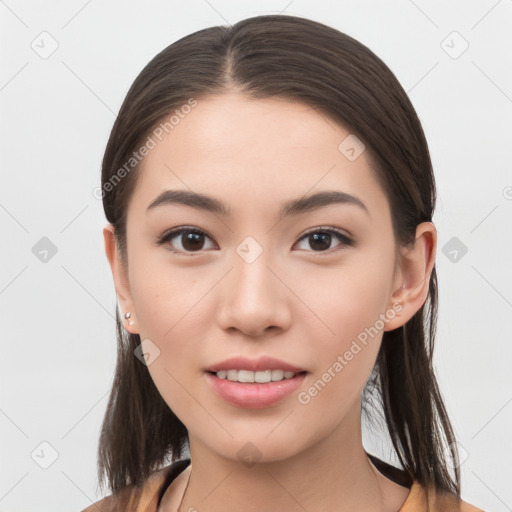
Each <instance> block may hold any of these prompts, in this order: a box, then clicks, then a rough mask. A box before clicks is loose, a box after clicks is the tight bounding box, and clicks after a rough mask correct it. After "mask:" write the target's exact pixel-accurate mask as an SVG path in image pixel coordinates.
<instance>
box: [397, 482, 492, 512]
mask: <svg viewBox="0 0 512 512" xmlns="http://www.w3.org/2000/svg"><path fill="white" fill-rule="evenodd" d="M427 511H428V512H485V511H484V510H483V509H481V508H478V507H476V506H475V505H472V504H471V503H468V502H466V501H464V500H460V501H457V499H456V498H455V497H454V496H452V495H451V494H439V493H433V492H430V493H427V490H426V489H425V487H424V486H423V485H421V484H420V483H419V482H417V481H414V482H413V483H412V486H411V490H410V492H409V496H408V497H407V499H406V500H405V503H404V504H403V505H402V507H401V508H400V510H399V512H427Z"/></svg>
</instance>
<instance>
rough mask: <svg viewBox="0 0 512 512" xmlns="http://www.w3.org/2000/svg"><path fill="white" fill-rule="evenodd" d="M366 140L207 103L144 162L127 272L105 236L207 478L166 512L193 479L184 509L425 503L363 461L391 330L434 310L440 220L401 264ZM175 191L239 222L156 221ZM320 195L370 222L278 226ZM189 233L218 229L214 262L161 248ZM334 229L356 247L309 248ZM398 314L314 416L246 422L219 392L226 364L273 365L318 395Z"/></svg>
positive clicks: (308, 118)
mask: <svg viewBox="0 0 512 512" xmlns="http://www.w3.org/2000/svg"><path fill="white" fill-rule="evenodd" d="M349 134H350V131H348V130H347V129H346V128H344V127H343V126H341V125H339V124H337V123H335V122H334V121H332V120H330V119H327V118H326V117H325V116H323V115H321V114H320V113H318V112H317V111H316V110H314V109H312V108H310V107H309V106H306V105H304V104H302V103H297V102H294V101H288V100H283V99H275V98H273V99H265V100H253V99H249V98H247V97H246V96H244V95H242V94H240V93H238V92H232V93H229V94H225V95H216V96H210V97H208V98H202V99H200V100H198V105H197V106H196V107H195V108H194V109H193V110H192V112H191V113H190V114H189V115H188V116H186V117H185V119H183V120H181V122H180V124H179V125H178V126H176V127H175V128H174V130H172V132H170V134H169V135H168V136H167V137H166V138H165V139H164V140H163V141H162V142H160V143H159V144H158V145H157V146H156V147H155V148H154V149H152V150H151V151H150V152H149V154H148V155H147V156H146V157H145V159H144V160H143V162H142V167H141V168H140V172H141V175H140V177H139V178H140V179H139V181H138V183H137V187H136V190H135V192H134V195H133V196H132V198H131V201H130V203H129V207H128V215H127V240H128V242H127V243H128V246H127V248H128V268H124V267H123V265H122V263H121V260H120V258H119V253H118V250H117V247H116V243H115V238H114V234H113V228H112V226H111V225H107V226H106V227H105V229H104V238H105V250H106V254H107V258H108V260H109V263H110V265H111V269H112V273H113V278H114V283H115V288H116V293H117V296H118V301H119V305H120V307H121V310H122V313H123V314H124V312H126V311H130V312H131V314H132V318H131V319H132V320H133V321H134V323H133V325H128V323H127V321H125V328H126V329H127V330H128V331H129V332H131V333H138V334H140V336H141V340H144V339H146V338H149V339H150V340H151V342H152V343H154V344H155V345H156V346H157V347H158V349H159V350H160V355H159V356H158V357H157V358H156V359H155V360H154V361H153V362H152V363H151V364H150V365H149V366H148V370H149V372H150V374H151V377H152V378H153V380H154V382H155V385H156V386H157V388H158V390H159V392H160V393H161V395H162V396H163V398H164V400H165V401H166V403H167V404H168V405H169V407H171V408H172V410H173V411H174V413H175V414H176V415H177V416H178V417H179V418H180V420H181V421H182V422H183V423H184V425H185V426H186V427H187V429H188V432H189V437H190V453H191V460H192V465H191V467H192V470H191V472H190V468H188V469H187V470H186V471H185V472H183V473H182V474H181V475H180V476H179V477H178V478H177V479H176V480H175V481H174V482H173V484H172V485H171V486H170V487H169V488H168V490H167V492H166V493H165V495H164V499H163V502H162V504H161V507H160V509H159V510H160V512H163V511H165V512H170V511H175V510H177V507H178V504H179V502H180V500H181V498H182V495H183V492H184V489H185V484H186V483H187V479H188V478H189V476H190V482H189V484H188V488H187V490H186V494H185V497H184V500H183V503H182V505H181V508H180V510H189V508H190V507H193V508H194V509H196V510H199V511H201V510H208V512H217V511H221V510H225V508H226V503H229V504H230V509H231V510H244V511H256V510H258V511H261V510H287V511H290V512H294V511H304V510H307V511H308V512H320V511H325V510H332V511H337V512H341V511H349V510H350V511H351V512H354V511H357V510H361V511H363V510H364V511H396V510H398V509H399V508H400V506H401V505H402V504H403V502H404V501H405V500H406V498H407V495H408V493H409V490H408V489H407V488H405V487H402V486H399V485H397V484H395V483H394V482H392V481H391V480H389V479H388V478H386V477H385V476H383V475H382V474H381V473H380V472H379V471H377V469H376V468H375V467H373V465H372V464H371V463H370V461H369V459H368V458H367V456H366V454H365V452H364V448H363V445H362V440H361V419H360V418H361V392H362V389H363V388H364V385H365V383H366V381H367V379H368V377H369V375H370V372H371V369H372V368H373V366H374V364H375V359H376V356H377V353H378V350H379V347H380V343H381V340H382V334H383V332H384V330H392V329H395V328H397V327H400V326H401V325H403V324H404V323H405V322H406V321H407V320H408V319H409V318H411V317H412V316H413V315H414V313H415V312H416V311H417V310H418V309H419V308H420V307H421V306H422V304H423V303H424V302H425V300H426V297H427V293H428V282H429V277H430V273H431V271H432V268H433V265H434V262H435V252H436V244H437V235H436V229H435V227H434V225H433V224H432V223H430V222H425V223H422V224H420V225H418V227H417V231H416V242H415V243H414V244H413V245H411V246H410V247H407V248H406V247H399V257H398V258H396V254H395V248H396V247H395V240H394V236H393V231H392V224H391V213H390V209H389V203H388V200H387V198H386V196H385V194H384V191H383V190H382V189H381V187H380V186H379V184H378V182H377V180H376V178H375V175H374V172H373V170H372V169H371V167H370V160H369V157H368V153H367V152H363V153H362V154H361V155H360V156H359V157H358V158H357V159H356V160H354V161H349V160H348V159H347V158H346V157H345V156H344V154H342V153H341V152H340V151H339V150H338V145H339V144H340V142H341V141H343V140H344V139H345V137H347V136H348V135H349ZM165 189H180V190H192V191H194V192H197V193H204V194H207V195H210V196H213V197H215V198H218V199H221V200H222V201H224V202H225V203H227V205H229V207H230V208H231V210H232V212H231V215H230V216H226V217H223V216H220V215H217V214H213V213H209V212H204V211H200V210H196V209H194V208H192V207H190V206H183V205H165V206H162V207H159V208H155V209H154V210H151V211H150V212H146V209H147V207H148V205H149V204H150V203H151V202H152V201H153V200H154V199H155V198H156V197H157V196H158V195H159V194H160V193H161V192H162V191H163V190H165ZM319 190H338V191H344V192H347V193H350V194H353V195H355V196H357V197H358V198H359V199H360V200H361V201H363V203H364V204H365V205H366V207H367V209H368V213H366V212H365V211H364V210H362V209H360V208H357V207H355V206H351V205H347V204H344V205H343V204H338V205H330V206H327V207H324V208H321V209H319V210H316V211H311V212H307V213H301V214H298V215H294V216H291V217H289V218H284V219H282V220H281V221H279V222H277V221H276V215H277V212H278V211H279V210H280V207H281V204H282V203H283V202H284V201H286V200H290V199H295V198H299V197H302V196H304V195H306V194H311V193H314V192H317V191H319ZM179 226H193V227H196V228H199V229H201V230H203V231H205V232H206V233H207V236H206V237H204V238H202V239H200V240H203V241H204V246H203V247H204V248H203V249H199V250H198V251H197V250H196V252H193V249H192V251H189V254H183V253H175V252H172V251H171V250H170V249H169V247H171V246H172V247H174V248H175V250H177V251H179V250H181V251H183V250H184V246H183V245H181V242H183V238H182V237H181V236H177V237H175V238H174V239H173V240H172V241H169V242H167V246H162V245H161V246H158V245H155V243H154V241H155V240H156V239H157V238H158V237H159V236H160V235H161V234H163V233H164V232H165V231H168V230H169V229H171V228H174V227H179ZM322 227H323V228H325V227H333V228H338V229H339V230H341V231H342V232H344V233H345V234H350V235H351V238H352V239H354V240H355V241H356V242H357V244H356V245H355V246H343V243H342V242H340V241H339V240H338V239H337V238H336V237H335V236H333V237H332V241H331V243H330V245H329V242H327V243H326V247H327V249H326V250H323V249H321V250H318V249H316V250H315V246H314V243H311V238H309V239H308V237H304V233H305V232H306V231H309V230H310V228H322ZM247 236H252V237H253V238H254V239H255V240H257V242H258V243H259V244H260V246H261V247H262V249H263V252H262V253H261V255H260V256H259V257H258V258H257V259H256V260H255V261H253V262H252V263H247V262H246V261H245V260H244V259H242V258H241V257H240V256H239V255H238V254H237V252H236V249H237V247H238V245H239V244H240V243H241V242H242V240H244V239H245V237H247ZM185 245H186V241H185ZM186 247H190V246H186ZM190 254H191V255H190ZM393 303H394V304H395V305H396V304H399V305H400V306H401V308H400V311H399V314H398V315H394V317H393V318H392V319H390V320H389V321H388V322H387V323H386V324H385V326H384V327H383V329H381V330H379V332H378V334H377V335H375V336H374V337H373V338H370V341H369V342H368V344H367V345H366V346H364V348H363V349H362V350H361V351H360V352H359V353H357V355H356V356H354V358H353V359H352V360H351V361H350V362H349V363H348V364H347V365H346V366H345V367H344V368H343V370H342V371H341V372H339V373H337V374H336V376H335V378H332V379H331V381H330V382H329V383H328V384H327V385H326V386H325V387H324V388H323V390H322V391H321V392H320V393H318V394H317V395H316V396H315V397H313V398H312V399H311V400H310V402H309V403H307V404H302V403H300V402H299V401H298V393H293V394H292V395H290V396H288V397H286V398H285V399H284V400H282V401H281V402H279V403H278V404H277V405H275V406H273V407H269V408H264V409H241V408H238V407H235V406H233V405H231V404H228V403H227V402H225V401H223V400H222V399H221V398H220V397H219V396H218V395H216V394H215V393H214V392H213V390H212V389H211V388H210V387H209V385H208V384H207V382H206V379H205V374H204V369H205V368H206V367H207V366H209V365H211V364H213V363H216V362H219V361H222V360H224V359H227V358H228V357H232V356H238V355H241V356H246V357H249V358H258V357H259V356H261V355H270V356H273V357H276V358H278V359H282V360H285V361H287V362H289V363H291V364H294V365H296V366H298V367H300V368H303V369H304V370H307V372H308V374H307V375H306V379H305V381H304V382H303V384H302V386H301V388H300V389H299V392H301V391H304V390H307V389H308V388H309V387H310V386H311V385H312V384H313V383H314V382H315V381H317V380H318V379H319V378H321V377H322V374H323V373H324V372H326V371H327V369H328V368H329V367H332V365H333V363H334V362H335V361H336V360H337V357H338V355H340V354H344V353H345V352H346V351H347V350H348V349H349V348H350V346H351V343H352V342H353V340H355V339H357V336H358V334H359V333H361V332H362V331H364V329H365V327H369V326H373V325H374V324H375V322H376V320H377V319H378V318H379V315H380V314H386V312H389V311H390V310H393V306H392V305H393ZM389 316H390V315H389V314H388V315H387V318H389ZM248 441H250V442H252V443H253V445H254V446H256V447H257V450H258V451H259V455H260V456H261V458H260V460H259V461H258V463H257V464H255V465H253V466H250V467H248V466H247V465H245V464H244V463H243V462H242V461H241V460H240V459H239V458H238V457H237V452H238V450H240V449H241V448H242V447H243V446H244V445H245V444H246V443H247V442H248Z"/></svg>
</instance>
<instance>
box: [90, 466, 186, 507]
mask: <svg viewBox="0 0 512 512" xmlns="http://www.w3.org/2000/svg"><path fill="white" fill-rule="evenodd" d="M189 463H190V460H189V459H185V460H180V461H176V462H174V463H172V464H170V465H168V466H165V467H163V468H161V469H159V470H157V471H154V472H153V473H151V475H150V476H149V477H148V478H147V480H146V481H145V482H144V483H143V484H142V486H140V487H136V486H128V487H126V488H124V489H123V490H122V491H120V492H118V493H116V494H110V495H108V496H106V497H105V498H103V499H101V500H99V501H97V502H95V503H92V504H91V505H89V506H88V507H87V508H85V509H83V510H82V511H81V512H121V511H122V512H154V511H155V510H156V509H157V506H158V502H159V500H160V498H161V496H162V494H163V492H164V491H165V489H166V488H167V487H168V486H169V485H170V483H171V482H172V481H173V480H174V478H176V476H177V475H178V474H179V473H180V472H181V471H182V470H183V469H184V468H185V467H187V466H188V464H189Z"/></svg>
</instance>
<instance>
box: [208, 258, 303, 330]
mask: <svg viewBox="0 0 512 512" xmlns="http://www.w3.org/2000/svg"><path fill="white" fill-rule="evenodd" d="M275 266H276V265H274V264H273V263H272V261H270V259H269V258H268V257H267V253H266V252H265V251H263V253H262V254H261V255H260V256H259V257H258V258H257V259H256V260H255V261H252V262H250V263H249V262H247V261H245V260H244V259H243V258H241V257H239V255H238V254H235V255H234V257H233V269H232V270H231V272H229V273H228V274H227V276H226V277H225V279H223V282H222V283H220V284H221V287H220V289H219V306H218V322H219V326H220V327H221V328H222V329H224V330H237V331H240V332H242V333H244V334H245V335H247V336H250V337H262V336H265V335H266V334H268V333H269V332H271V331H275V332H280V331H283V330H287V329H288V328H289V327H290V323H291V308H290V302H289V301H290V300H291V295H293V294H292V293H291V291H290V290H289V289H288V288H287V286H286V279H283V277H282V276H280V275H279V274H280V272H279V270H277V269H275V268H274V267H275Z"/></svg>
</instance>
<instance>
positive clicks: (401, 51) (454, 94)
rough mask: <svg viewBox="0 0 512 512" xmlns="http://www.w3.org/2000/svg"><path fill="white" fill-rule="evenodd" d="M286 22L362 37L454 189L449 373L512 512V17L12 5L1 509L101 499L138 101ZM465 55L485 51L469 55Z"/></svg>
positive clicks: (504, 3) (357, 7) (487, 10)
mask: <svg viewBox="0 0 512 512" xmlns="http://www.w3.org/2000/svg"><path fill="white" fill-rule="evenodd" d="M269 13H284V14H291V15H297V16H303V17H308V18H311V19H314V20H316V21H320V22H323V23H326V24H328V25H331V26H333V27H335V28H337V29H339V30H341V31H343V32H346V33H347V34H349V35H351V36H353V37H355V38H356V39H358V40H359V41H361V42H362V43H363V44H365V45H367V46H368V47H369V48H370V49H372V50H373V51H374V52H375V53H376V54H377V55H378V56H380V57H381V58H382V59H383V60H384V62H386V63H387V64H388V66H389V67H390V68H391V70H392V71H393V72H394V73H395V74H396V76H397V78H398V79H399V80H400V82H401V83H402V85H403V87H404V89H405V90H406V91H407V92H408V94H409V96H410V98H411V101H412V103H413V104H414V106H415V108H416V109H417V112H418V114H419V117H420V119H421V122H422V124H423V128H424V130H425V132H426V136H427V140H428V142H429V147H430V151H431V156H432V161H433V164H434V170H435V174H436V179H437V185H438V192H439V200H438V205H437V209H436V214H435V217H434V223H435V224H436V227H437V229H438V233H439V241H438V255H437V269H438V274H439V281H440V314H439V333H438V338H437V347H436V352H435V364H436V367H437V370H438V374H439V381H440V385H441V389H442V392H443V394H444V396H445V398H446V403H447V406H448V410H449V413H450V416H451V419H452V421H453V424H454V427H455V429H456V433H457V435H458V440H459V443H460V445H461V451H463V453H466V457H467V458H466V459H465V460H464V462H463V464H462V466H461V470H462V474H463V488H462V495H463V498H464V499H465V500H467V501H469V502H471V503H473V504H475V505H478V506H480V507H482V508H485V509H486V510H492V511H496V512H501V511H506V510H511V509H512V489H511V486H510V482H512V464H511V462H512V457H511V456H512V450H511V447H512V440H511V439H512V437H511V435H510V434H511V432H512V386H511V383H512V377H511V373H512V372H511V367H512V338H511V322H510V319H511V308H512V272H511V269H510V254H511V246H512V229H511V227H510V225H511V223H510V219H511V209H512V200H511V198H512V188H511V187H512V173H511V161H512V158H511V156H510V149H511V145H512V122H511V120H512V63H511V55H512V54H511V49H512V30H511V29H510V28H511V27H512V2H511V1H510V0H501V1H496V0H488V1H487V0H486V1H478V2H477V1H472V2H463V1H458V2H455V1H451V2H446V1H445V2H441V1H430V2H427V1H425V0H421V1H420V0H417V1H416V2H413V1H412V0H395V1H388V2H377V1H375V0H373V1H368V0H367V1H357V2H356V1H352V2H349V1H338V2H331V1H327V0H315V1H314V2H304V1H299V0H295V1H293V0H292V1H291V2H289V3H287V0H284V1H280V2H276V1H261V2H258V3H256V2H234V1H227V0H208V1H206V0H195V1H189V2H164V1H156V0H153V1H146V2H141V1H138V2H130V3H128V2H121V1H120V0H110V1H109V2H100V1H99V0H92V1H91V0H89V1H83V0H73V1H67V2H63V1H62V2H56V1H54V2H44V3H43V2H35V1H33V0H31V1H28V0H26V1H24V2H19V1H18V2H16V1H15V0H5V1H1V2H0V19H1V22H0V23H1V28H0V34H1V36H0V37H1V39H2V41H1V46H0V52H1V57H0V58H1V71H2V72H1V75H0V108H1V113H0V119H1V129H2V133H1V137H0V155H1V169H2V186H1V187H0V222H1V235H2V243H1V244H0V251H1V262H2V265H1V275H0V311H1V315H2V324H1V326H2V330H1V353H0V371H1V374H0V375H1V386H0V432H1V446H0V460H1V468H0V511H3V512H7V511H9V512H21V511H23V512H36V511H48V510H52V511H54V512H59V511H63V512H64V511H70V510H77V511H78V510H81V509H82V508H84V507H85V506H87V505H89V504H90V503H91V502H92V501H96V500H97V499H99V498H100V496H98V495H97V494H96V480H95V477H96V467H95V465H96V448H97V441H98V434H99V427H100V424H101V421H102V418H103V414H104V410H105V407H106V402H107V396H108V392H109V389H110V386H111V382H112V376H113V372H114V365H115V323H114V316H113V315H114V311H115V294H114V287H113V283H112V277H111V273H110V268H109V267H108V262H107V260H106V257H105V255H104V249H103V237H102V227H103V226H104V224H105V222H106V221H105V218H104V215H103V210H102V205H101V202H100V201H99V200H97V199H95V197H94V196H93V195H92V191H93V189H94V188H95V187H97V186H98V185H99V184H100V162H101V158H102V154H103V151H104V148H105V144H106V142H107V139H108V135H109V132H110V129H111V127H112V124H113V122H114V119H115V115H116V113H117V111H118V109H119V107H120V105H121V102H122V100H123V98H124V96H125V94H126V92H127V90H128V88H129V86H130V85H131V83H132V81H133V80H134V79H135V77H136V75H137V74H138V73H139V72H140V70H141V69H142V68H143V67H144V66H145V65H146V63H147V62H148V61H149V60H150V59H151V58H152V57H153V56H154V55H155V54H156V53H158V52H159V51H160V50H162V49H163V48H164V47H166V46H168V45H169V44H171V43H172V42H173V41H175V40H177V39H179V38H181V37H182V36H184V35H186V34H189V33H192V32H195V31H197V30H200V29H202V28H206V27H210V26H213V25H227V24H228V23H229V24H234V23H236V22H237V21H239V20H240V19H243V18H246V17H250V16H254V15H259V14H269ZM43 31H46V32H48V33H49V34H50V35H51V37H49V36H40V34H41V32H43ZM454 31H456V32H458V34H459V36H458V35H457V34H455V35H454V34H453V32H454ZM42 37H46V38H47V39H46V40H45V48H46V49H48V48H51V38H53V39H54V40H55V41H57V43H58V48H57V49H56V51H55V52H54V53H53V54H52V55H50V56H49V57H48V58H41V57H40V55H39V54H38V53H37V52H36V51H34V49H33V48H32V46H31V45H32V44H33V45H34V46H35V45H37V44H39V46H40V47H41V46H42V43H41V42H40V41H41V38H42ZM447 38H448V39H447ZM462 38H463V39H464V40H466V41H467V43H468V44H469V47H468V48H467V50H466V51H464V52H463V53H462V54H460V55H458V53H460V51H461V50H462V49H463V48H464V46H463V45H464V41H463V39H462ZM33 41H35V42H34V43H33ZM443 41H444V42H443ZM450 47H451V49H450ZM40 51H42V50H40ZM447 52H451V53H452V55H451V56H450V55H449V53H447ZM454 55H456V56H457V58H453V57H454ZM43 237H47V238H48V239H50V240H51V242H52V243H53V244H54V245H55V246H56V248H57V253H56V254H55V255H54V256H53V257H51V258H49V259H48V261H47V262H42V261H40V259H39V258H37V257H36V256H35V255H34V253H33V247H34V246H36V244H37V243H38V242H39V241H40V239H41V238H43ZM452 237H457V239H458V240H459V241H460V242H461V243H463V244H464V245H465V246H466V247H467V249H468V252H467V254H465V255H464V256H463V257H461V258H460V259H458V261H456V262H453V261H451V260H450V259H449V258H448V257H447V256H446V255H445V254H444V253H443V247H445V245H446V244H447V243H448V242H449V241H450V240H451V239H452ZM42 442H46V443H49V444H50V445H51V447H53V448H50V447H48V445H41V443H42ZM367 442H368V443H369V445H368V446H369V448H370V447H371V446H370V445H371V441H367ZM372 448H373V447H372ZM52 449H54V450H56V452H57V453H58V458H57V459H56V460H55V462H54V463H53V464H52V465H51V466H50V467H48V469H42V468H41V467H40V466H39V465H38V464H37V463H36V462H35V460H34V459H38V458H37V457H36V456H34V459H33V458H32V456H31V454H32V453H33V452H34V450H35V453H36V454H39V459H38V460H39V461H40V462H44V459H45V458H46V460H47V462H48V461H50V457H51V454H52ZM375 450H377V448H375ZM383 451H384V452H385V449H383Z"/></svg>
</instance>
